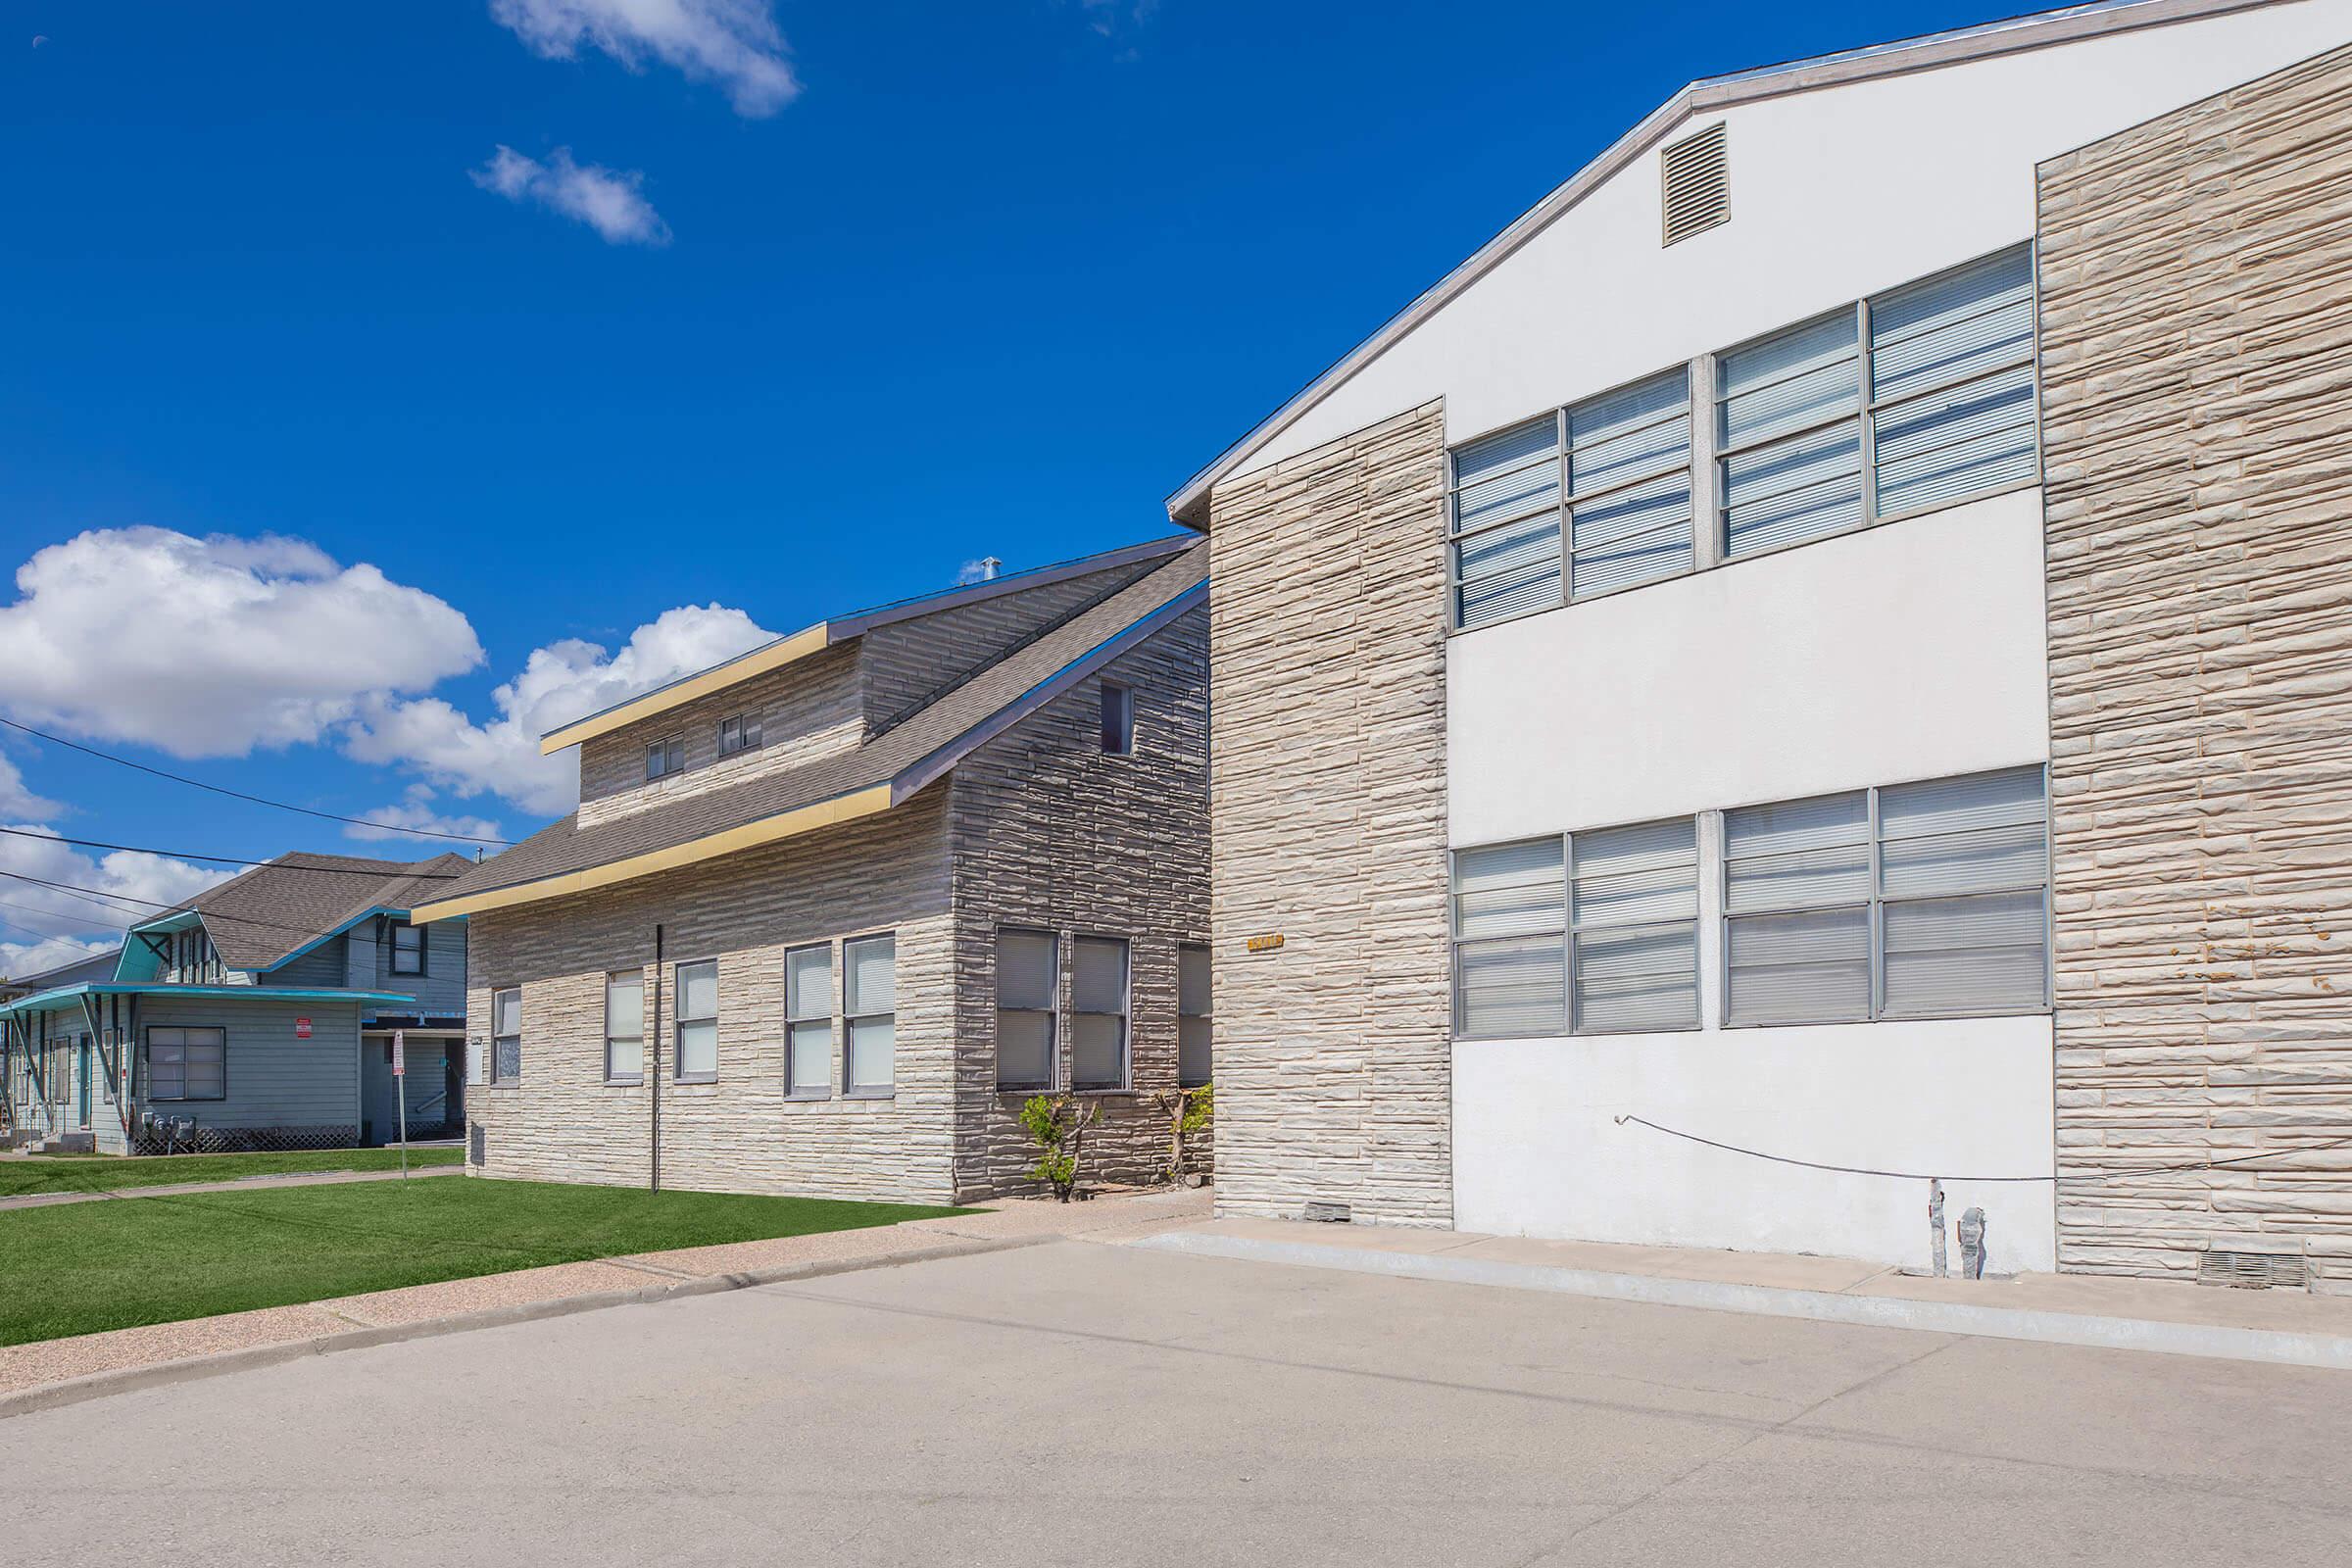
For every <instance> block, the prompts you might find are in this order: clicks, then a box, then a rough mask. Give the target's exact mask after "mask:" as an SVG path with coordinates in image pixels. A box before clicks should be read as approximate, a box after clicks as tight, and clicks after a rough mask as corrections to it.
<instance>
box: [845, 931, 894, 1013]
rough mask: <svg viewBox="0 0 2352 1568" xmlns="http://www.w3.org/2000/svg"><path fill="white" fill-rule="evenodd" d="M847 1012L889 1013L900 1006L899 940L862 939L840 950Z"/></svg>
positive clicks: (847, 944) (891, 937) (889, 937)
mask: <svg viewBox="0 0 2352 1568" xmlns="http://www.w3.org/2000/svg"><path fill="white" fill-rule="evenodd" d="M841 963H842V980H843V989H844V991H845V993H846V1000H845V1003H844V1005H843V1008H842V1010H843V1011H844V1012H889V1011H891V1010H892V1009H893V1008H895V1007H896V1006H897V1005H898V966H899V939H898V938H897V937H896V936H887V937H859V938H858V940H857V941H855V942H850V943H845V944H843V946H842V950H841Z"/></svg>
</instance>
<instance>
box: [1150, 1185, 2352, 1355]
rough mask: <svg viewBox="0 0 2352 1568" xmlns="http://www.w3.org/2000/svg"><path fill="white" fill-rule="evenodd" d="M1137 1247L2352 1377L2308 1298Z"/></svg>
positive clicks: (1833, 1263) (1303, 1234)
mask: <svg viewBox="0 0 2352 1568" xmlns="http://www.w3.org/2000/svg"><path fill="white" fill-rule="evenodd" d="M1138 1240H1139V1245H1142V1246H1146V1247H1150V1248H1152V1249H1155V1250H1163V1251H1172V1252H1189V1253H1194V1254H1196V1255H1201V1256H1210V1257H1225V1258H1237V1259H1242V1260H1246V1261H1251V1262H1264V1263H1285V1264H1291V1265H1295V1266H1299V1267H1307V1268H1325V1269H1340V1270H1345V1271H1348V1272H1350V1273H1359V1274H1381V1275H1387V1276H1389V1277H1392V1278H1404V1279H1424V1280H1439V1281H1445V1282H1447V1283H1451V1284H1462V1285H1496V1286H1507V1287H1515V1288H1518V1289H1524V1290H1539V1291H1551V1292H1557V1293H1563V1294H1567V1295H1572V1296H1590V1297H1600V1298H1605V1299H1613V1300H1622V1301H1642V1302H1648V1303H1651V1304H1655V1305H1662V1306H1688V1307H1697V1308H1700V1309H1704V1310H1711V1311H1726V1312H1748V1313H1757V1314H1761V1315H1765V1316H1771V1317H1792V1318H1805V1319H1810V1320H1813V1321H1816V1322H1825V1323H1854V1324H1867V1325H1872V1326H1876V1327H1881V1328H1901V1329H1921V1330H1929V1331H1933V1332H1936V1333H1943V1334H1966V1335H1974V1336H1978V1337H1981V1338H1988V1339H2005V1340H2030V1341H2036V1342H2039V1343H2042V1344H2049V1345H2080V1346H2091V1347H2100V1348H2110V1349H2129V1350H2144V1351H2152V1352H2156V1353H2161V1354H2171V1355H2198V1356H2209V1357H2215V1358H2220V1359H2225V1360H2238V1361H2270V1362H2277V1363H2280V1364H2283V1365H2290V1366H2314V1367H2328V1368H2336V1369H2340V1370H2345V1371H2352V1297H2341V1296H2314V1295H2311V1294H2308V1293H2305V1292H2301V1291H2247V1290H2230V1289H2225V1288H2220V1287H2208V1286H2198V1285H2190V1284H2185V1283H2174V1282H2171V1281H2164V1280H2144V1279H2127V1278H2120V1277H2114V1276H2106V1275H2092V1274H2027V1275H2020V1276H2018V1277H2016V1278H2014V1279H2005V1280H1963V1279H1952V1278H1947V1279H1932V1278H1931V1279H1923V1278H1915V1277H1912V1276H1909V1275H1905V1274H1902V1273H1899V1272H1897V1271H1896V1270H1894V1269H1891V1268H1887V1267H1884V1266H1882V1265H1879V1264H1876V1263H1863V1262H1856V1261H1854V1260H1852V1259H1850V1258H1837V1257H1814V1256H1803V1255H1796V1254H1791V1253H1785V1252H1732V1251H1714V1250H1698V1249H1681V1248H1666V1247H1621V1246H1612V1245H1608V1244H1604V1243H1596V1242H1550V1241H1538V1240H1535V1239H1532V1238H1529V1237H1514V1236H1481V1235H1477V1234H1475V1233H1471V1232H1466V1231H1438V1230H1405V1229H1393V1228H1383V1227H1378V1226H1352V1225H1323V1224H1309V1223H1306V1222H1304V1221H1299V1220H1259V1219H1219V1220H1213V1221H1211V1222H1209V1223H1207V1224H1205V1225H1198V1226H1188V1227H1183V1228H1181V1229H1173V1228H1172V1229H1168V1230H1165V1231H1163V1232H1161V1233H1159V1234H1156V1235H1152V1236H1150V1237H1145V1238H1139V1239H1138Z"/></svg>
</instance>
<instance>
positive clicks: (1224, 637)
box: [1209, 404, 1452, 1225]
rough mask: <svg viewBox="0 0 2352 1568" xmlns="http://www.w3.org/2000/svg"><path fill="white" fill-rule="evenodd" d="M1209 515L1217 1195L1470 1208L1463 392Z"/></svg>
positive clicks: (1222, 497)
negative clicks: (1456, 594)
mask: <svg viewBox="0 0 2352 1568" xmlns="http://www.w3.org/2000/svg"><path fill="white" fill-rule="evenodd" d="M1210 519H1211V523H1210V533H1209V571H1210V578H1211V580H1212V581H1213V582H1214V584H1215V588H1214V591H1213V594H1212V596H1211V602H1210V616H1211V624H1212V633H1211V638H1210V647H1211V654H1210V671H1211V674H1210V689H1211V694H1212V698H1213V708H1212V715H1213V716H1212V720H1211V725H1210V756H1211V759H1212V767H1213V778H1212V784H1211V799H1210V819H1211V822H1212V824H1213V828H1214V834H1213V838H1212V842H1211V847H1210V860H1211V867H1212V873H1211V878H1212V901H1211V923H1212V927H1213V930H1214V932H1215V943H1216V950H1215V965H1216V967H1215V1003H1214V1005H1215V1013H1216V1023H1215V1036H1216V1053H1217V1133H1216V1154H1217V1205H1218V1208H1219V1210H1220V1211H1221V1212H1226V1213H1241V1214H1276V1215H1281V1214H1289V1215H1296V1214H1297V1213H1298V1212H1299V1208H1300V1206H1301V1205H1302V1204H1303V1203H1305V1202H1306V1201H1309V1200H1314V1199H1325V1200H1336V1201H1342V1202H1346V1203H1348V1204H1350V1205H1351V1207H1352V1210H1353V1213H1354V1217H1355V1218H1356V1219H1358V1220H1360V1221H1372V1222H1377V1223H1390V1224H1402V1225H1445V1224H1448V1223H1450V1221H1451V1217H1452V1177H1451V1165H1450V1145H1449V1139H1450V1117H1449V1103H1450V1095H1451V1053H1450V1045H1449V1040H1448V1029H1449V1019H1448V1000H1447V987H1448V979H1447V953H1446V546H1445V539H1446V523H1445V421H1444V417H1443V412H1442V408H1441V406H1439V405H1435V404H1433V405H1431V406H1429V407H1427V408H1423V409H1418V410H1415V411H1413V412H1411V413H1408V414H1403V415H1399V416H1397V417H1394V418H1392V419H1388V420H1386V421H1384V422H1382V423H1380V424H1376V425H1373V426H1371V427H1369V428H1368V429H1365V430H1362V431H1359V432H1357V433H1355V434H1354V435H1351V436H1348V437H1345V438H1343V439H1342V440H1339V441H1336V442H1334V443H1332V444H1330V445H1328V446H1325V447H1322V448H1319V449H1317V450H1315V451H1313V452H1308V453H1304V454H1301V455H1300V456H1299V457H1296V458H1292V459H1290V460H1288V461H1286V462H1283V463H1280V464H1277V465H1275V466H1272V467H1269V468H1266V469H1261V470H1259V471H1258V472H1256V473H1253V474H1249V475H1245V476H1244V477H1242V478H1239V479H1235V480H1230V481H1228V482H1226V483H1224V484H1222V485H1220V486H1219V487H1218V488H1217V490H1216V492H1215V494H1214V496H1213V497H1212V498H1211V502H1210ZM1276 934H1279V935H1280V936H1281V937H1282V938H1283V945H1282V947H1281V948H1280V949H1278V950H1276V951H1273V952H1264V953H1256V954H1251V953H1249V952H1248V951H1247V944H1248V941H1249V939H1250V937H1252V936H1259V935H1267V936H1271V935H1276Z"/></svg>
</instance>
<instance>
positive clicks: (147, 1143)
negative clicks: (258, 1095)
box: [132, 1122, 415, 1154]
mask: <svg viewBox="0 0 2352 1568" xmlns="http://www.w3.org/2000/svg"><path fill="white" fill-rule="evenodd" d="M411 1136H412V1137H414V1136H415V1133H414V1131H413V1130H412V1132H411ZM359 1141H360V1129H359V1128H358V1127H357V1126H356V1125H354V1124H353V1123H350V1122H341V1123H335V1124H331V1125H328V1126H324V1127H199V1128H197V1129H196V1131H195V1132H194V1133H193V1134H191V1135H188V1136H186V1137H180V1138H172V1139H167V1138H166V1137H165V1136H164V1135H162V1134H161V1133H144V1132H143V1133H141V1134H140V1135H139V1137H138V1139H137V1141H136V1143H135V1144H134V1145H133V1146H132V1152H134V1153H140V1154H160V1153H163V1152H165V1151H166V1149H170V1150H171V1151H172V1152H175V1153H197V1154H256V1153H270V1152H278V1151H281V1150H293V1149H351V1148H354V1147H356V1146H357V1145H358V1143H359Z"/></svg>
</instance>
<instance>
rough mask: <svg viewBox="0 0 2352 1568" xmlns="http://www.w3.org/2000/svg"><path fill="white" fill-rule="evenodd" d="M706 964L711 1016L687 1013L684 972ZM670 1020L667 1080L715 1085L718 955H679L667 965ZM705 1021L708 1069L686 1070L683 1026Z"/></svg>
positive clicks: (684, 1031) (718, 1010) (716, 1072)
mask: <svg viewBox="0 0 2352 1568" xmlns="http://www.w3.org/2000/svg"><path fill="white" fill-rule="evenodd" d="M706 966H707V967H708V968H709V969H710V970H711V1015H710V1016H709V1017H708V1018H706V1017H703V1016H701V1015H699V1014H698V1015H696V1016H695V1017H692V1018H689V1017H688V1016H686V971H687V970H689V969H700V968H704V967H706ZM669 988H670V992H669V994H670V1005H669V1010H670V1020H669V1081H670V1082H671V1083H673V1084H714V1083H716V1082H718V1071H719V1060H718V1019H719V1013H720V1010H721V1008H720V1005H719V998H718V956H717V955H716V954H712V955H711V956H709V957H704V958H682V959H679V960H677V961H676V962H674V963H672V964H671V965H670V974H669ZM702 1023H707V1024H709V1025H710V1026H711V1070H710V1071H708V1072H688V1071H687V1070H686V1026H687V1025H689V1024H702Z"/></svg>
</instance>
